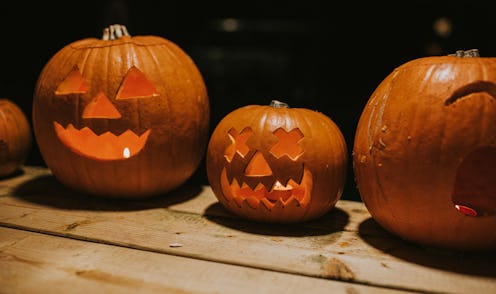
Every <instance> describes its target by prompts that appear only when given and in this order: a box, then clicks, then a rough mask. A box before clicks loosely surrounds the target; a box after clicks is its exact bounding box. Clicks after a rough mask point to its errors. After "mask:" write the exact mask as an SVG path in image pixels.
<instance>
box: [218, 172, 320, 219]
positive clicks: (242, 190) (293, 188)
mask: <svg viewBox="0 0 496 294" xmlns="http://www.w3.org/2000/svg"><path fill="white" fill-rule="evenodd" d="M220 181H221V187H222V191H223V194H224V196H225V197H226V199H227V200H228V201H233V200H234V201H235V202H236V203H237V204H238V206H240V207H241V205H242V203H243V202H247V203H248V205H249V206H250V207H252V208H257V207H258V206H259V205H260V204H263V205H265V207H267V208H268V209H271V208H273V207H274V206H276V205H277V206H282V207H284V206H288V205H290V204H295V205H297V206H301V207H305V206H307V205H308V203H309V202H310V194H311V189H312V176H311V173H310V172H309V171H308V170H307V169H305V170H304V172H303V177H302V179H301V181H300V183H297V182H296V181H295V180H293V179H289V180H288V182H287V183H286V185H284V184H282V183H281V182H279V181H277V180H276V181H274V183H273V184H272V186H271V187H270V188H267V187H265V186H264V185H263V184H262V183H259V184H257V185H256V187H255V188H254V189H252V188H251V187H250V186H248V184H246V183H244V182H241V184H240V183H239V182H238V180H237V179H236V178H235V177H233V180H232V182H231V183H229V180H228V177H227V172H226V168H224V169H223V170H222V173H221V179H220Z"/></svg>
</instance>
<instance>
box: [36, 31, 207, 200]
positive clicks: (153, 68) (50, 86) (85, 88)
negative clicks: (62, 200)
mask: <svg viewBox="0 0 496 294" xmlns="http://www.w3.org/2000/svg"><path fill="white" fill-rule="evenodd" d="M209 115H210V113H209V102H208V97H207V91H206V87H205V85H204V81H203V79H202V76H201V74H200V72H199V70H198V69H197V67H196V66H195V64H194V63H193V61H192V60H191V58H190V57H189V56H188V55H187V54H186V53H185V52H184V51H183V50H182V49H180V48H179V47H178V46H177V45H176V44H174V43H172V42H171V41H169V40H167V39H164V38H162V37H158V36H134V37H131V36H130V35H129V34H128V33H127V30H126V28H125V27H124V26H121V25H113V26H110V27H109V28H107V29H105V30H104V35H103V38H102V39H95V38H89V39H83V40H79V41H76V42H73V43H71V44H69V45H67V46H65V47H64V48H62V49H61V50H60V51H59V52H57V53H56V54H55V55H54V56H53V57H52V58H51V59H50V60H49V62H48V63H47V64H46V65H45V67H44V68H43V70H42V72H41V74H40V76H39V79H38V81H37V84H36V89H35V93H34V101H33V125H34V133H35V137H36V140H37V142H38V145H39V148H40V152H41V154H42V156H43V158H44V160H45V162H46V164H47V166H48V167H49V168H50V169H51V171H52V172H53V174H54V175H55V176H56V177H57V178H58V179H59V180H60V181H61V182H63V183H64V184H66V185H68V186H70V187H73V188H75V189H78V190H82V191H84V192H87V193H91V194H96V195H101V196H108V197H146V196H151V195H155V194H159V193H166V192H168V191H170V190H172V189H175V188H176V187H178V186H180V185H181V184H182V183H184V182H185V181H186V180H187V179H188V178H189V177H190V176H191V175H192V174H193V173H194V172H195V170H196V169H197V168H198V166H199V163H200V161H201V159H202V157H203V155H204V152H205V149H206V144H207V140H208V131H209V129H208V128H209Z"/></svg>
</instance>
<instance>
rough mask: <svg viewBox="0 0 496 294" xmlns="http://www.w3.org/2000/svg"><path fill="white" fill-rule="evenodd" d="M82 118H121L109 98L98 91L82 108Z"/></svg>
mask: <svg viewBox="0 0 496 294" xmlns="http://www.w3.org/2000/svg"><path fill="white" fill-rule="evenodd" d="M82 117H83V118H114V119H115V118H121V114H120V113H119V111H118V110H117V108H115V106H114V105H113V104H112V102H110V100H109V99H108V98H107V96H105V94H103V92H99V93H98V94H97V95H96V96H95V98H93V100H91V101H90V103H88V105H86V107H85V108H84V110H83V115H82Z"/></svg>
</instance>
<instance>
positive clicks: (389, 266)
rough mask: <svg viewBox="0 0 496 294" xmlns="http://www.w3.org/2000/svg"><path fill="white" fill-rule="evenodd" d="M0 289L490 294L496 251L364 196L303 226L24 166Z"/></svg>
mask: <svg viewBox="0 0 496 294" xmlns="http://www.w3.org/2000/svg"><path fill="white" fill-rule="evenodd" d="M0 292H1V293H250V294H252V293H298V294H302V293H407V292H422V293H477V294H480V293H496V256H495V254H487V253H486V254H482V253H479V254H473V253H472V254H468V253H464V254H463V253H459V252H458V253H457V252H447V251H440V250H432V249H425V248H420V247H417V246H413V245H411V244H407V243H405V242H403V241H401V240H399V239H398V238H395V237H394V236H391V235H389V234H388V233H386V232H385V231H383V230H382V229H381V228H380V227H379V226H378V225H377V223H375V222H374V221H373V219H372V218H371V217H370V214H369V213H368V211H367V210H366V209H365V207H364V205H363V204H362V203H360V202H354V201H345V200H341V201H339V202H338V204H337V206H336V207H335V208H334V209H333V210H331V211H330V212H329V213H328V214H327V215H325V216H324V217H323V218H321V219H319V220H316V221H312V222H308V223H304V224H297V225H267V224H257V223H253V222H249V221H245V220H242V219H239V218H237V217H235V216H233V215H231V214H230V213H229V212H227V211H226V210H225V209H224V208H223V207H222V206H221V205H220V204H219V203H218V202H217V200H216V198H215V196H214V195H213V194H212V191H211V189H210V187H208V186H202V185H197V186H195V185H190V184H186V185H184V186H183V187H182V188H180V189H179V190H178V191H175V192H174V193H171V194H169V195H164V196H161V197H155V198H152V199H148V200H108V199H100V198H96V197H91V196H85V195H81V194H78V193H75V192H73V191H71V190H69V189H67V188H65V187H64V186H62V185H61V184H60V183H59V182H58V181H57V180H56V179H55V177H54V176H53V175H51V173H50V172H49V170H47V169H45V168H41V167H24V173H22V174H19V175H17V176H14V177H11V178H9V179H4V180H1V181H0Z"/></svg>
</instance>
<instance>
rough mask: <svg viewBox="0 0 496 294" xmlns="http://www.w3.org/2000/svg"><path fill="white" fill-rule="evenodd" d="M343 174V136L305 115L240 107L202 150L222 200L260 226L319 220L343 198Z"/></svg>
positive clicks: (329, 123)
mask: <svg viewBox="0 0 496 294" xmlns="http://www.w3.org/2000/svg"><path fill="white" fill-rule="evenodd" d="M308 133H310V134H312V136H310V137H308V136H307V135H305V134H308ZM320 134H322V136H319V135H320ZM345 173H346V145H345V143H344V138H343V137H342V134H341V132H340V131H339V129H338V128H337V126H336V125H335V124H334V123H333V122H332V121H331V120H330V119H329V118H328V117H326V116H324V115H323V114H321V113H317V112H313V111H310V110H306V109H290V108H283V109H280V108H276V107H274V106H246V107H242V108H240V109H237V110H235V111H233V112H231V113H230V114H228V115H227V116H226V117H225V118H224V119H223V120H222V121H221V122H220V123H219V124H218V126H217V127H216V129H215V130H214V132H213V134H212V136H211V139H210V143H209V147H208V152H207V175H208V178H209V182H210V185H211V187H212V190H213V191H214V193H215V195H216V196H217V198H218V199H219V201H220V202H221V203H222V204H223V205H224V206H225V207H226V208H227V209H229V210H231V211H232V212H234V213H236V214H238V215H241V216H243V217H246V218H249V219H252V220H257V221H264V222H281V223H283V222H297V221H303V220H307V219H312V218H316V217H318V216H320V215H322V214H323V213H325V212H327V211H328V210H329V209H330V208H332V207H333V206H334V204H335V203H336V201H337V200H338V198H339V197H340V196H341V194H342V190H343V186H344V180H345ZM316 178H319V179H321V180H320V181H319V182H316V181H315V179H316Z"/></svg>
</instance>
